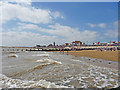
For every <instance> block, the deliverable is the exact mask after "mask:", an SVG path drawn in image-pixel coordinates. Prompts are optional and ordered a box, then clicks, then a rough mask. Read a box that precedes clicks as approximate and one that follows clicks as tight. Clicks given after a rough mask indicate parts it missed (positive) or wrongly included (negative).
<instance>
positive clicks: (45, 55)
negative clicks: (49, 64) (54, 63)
mask: <svg viewBox="0 0 120 90" xmlns="http://www.w3.org/2000/svg"><path fill="white" fill-rule="evenodd" d="M32 56H40V57H49V54H37V55H32Z"/></svg>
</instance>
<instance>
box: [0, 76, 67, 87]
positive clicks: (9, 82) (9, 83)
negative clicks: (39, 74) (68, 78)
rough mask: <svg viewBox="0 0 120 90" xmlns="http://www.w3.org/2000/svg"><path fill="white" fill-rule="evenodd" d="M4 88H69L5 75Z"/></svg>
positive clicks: (43, 81)
mask: <svg viewBox="0 0 120 90" xmlns="http://www.w3.org/2000/svg"><path fill="white" fill-rule="evenodd" d="M0 80H2V81H1V82H2V85H3V86H4V87H3V88H34V87H36V88H37V87H38V88H68V87H67V86H60V85H55V83H51V82H48V81H46V80H40V81H27V80H20V79H12V78H9V77H7V76H5V75H2V79H0Z"/></svg>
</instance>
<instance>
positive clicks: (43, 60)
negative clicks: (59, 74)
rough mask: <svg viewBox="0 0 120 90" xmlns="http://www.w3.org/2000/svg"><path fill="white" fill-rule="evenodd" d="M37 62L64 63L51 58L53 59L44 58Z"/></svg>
mask: <svg viewBox="0 0 120 90" xmlns="http://www.w3.org/2000/svg"><path fill="white" fill-rule="evenodd" d="M36 62H41V63H50V64H62V63H61V62H59V61H54V60H51V59H44V58H43V59H42V60H37V61H36Z"/></svg>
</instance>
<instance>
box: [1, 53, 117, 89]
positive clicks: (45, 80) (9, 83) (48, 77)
mask: <svg viewBox="0 0 120 90" xmlns="http://www.w3.org/2000/svg"><path fill="white" fill-rule="evenodd" d="M98 61H99V63H97V62H98ZM93 63H96V64H93ZM100 63H101V64H100ZM112 63H113V66H115V65H117V62H111V64H110V63H109V62H108V61H107V62H106V60H100V59H92V58H87V57H75V56H72V55H68V54H67V53H62V52H61V53H60V52H45V51H21V52H9V51H3V52H2V73H1V74H0V76H1V79H0V82H1V83H2V87H1V88H116V87H118V85H119V84H118V78H119V72H118V69H117V68H111V67H110V66H111V65H112ZM107 66H109V67H107Z"/></svg>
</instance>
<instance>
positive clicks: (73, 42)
mask: <svg viewBox="0 0 120 90" xmlns="http://www.w3.org/2000/svg"><path fill="white" fill-rule="evenodd" d="M72 43H82V42H81V41H74V42H72Z"/></svg>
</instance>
